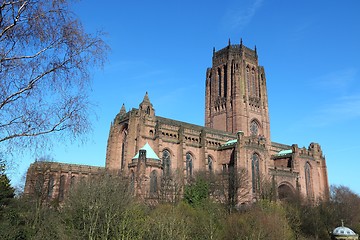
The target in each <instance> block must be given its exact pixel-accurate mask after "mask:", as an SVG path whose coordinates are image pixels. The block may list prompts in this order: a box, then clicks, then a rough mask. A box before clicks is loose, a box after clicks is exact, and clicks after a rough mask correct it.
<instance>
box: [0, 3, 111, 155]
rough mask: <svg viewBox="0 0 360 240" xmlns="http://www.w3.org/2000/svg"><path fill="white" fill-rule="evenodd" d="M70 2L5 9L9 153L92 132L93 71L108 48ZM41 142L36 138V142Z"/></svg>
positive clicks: (3, 93)
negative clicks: (53, 135)
mask: <svg viewBox="0 0 360 240" xmlns="http://www.w3.org/2000/svg"><path fill="white" fill-rule="evenodd" d="M69 2H70V1H66V0H49V1H48V0H28V1H23V0H20V1H11V0H10V1H2V2H1V4H0V143H3V144H5V143H6V147H5V145H3V146H2V147H4V149H3V151H6V150H7V151H9V152H13V150H17V151H21V149H23V148H25V147H26V148H29V147H34V146H36V145H38V144H46V143H47V142H48V141H45V140H49V138H48V136H49V133H55V132H60V133H62V134H60V135H59V136H65V135H66V137H77V136H79V135H80V134H82V133H84V132H86V131H87V130H88V129H89V127H88V126H89V121H88V119H87V115H88V112H89V101H88V96H87V92H88V90H89V86H90V81H89V79H90V70H91V69H92V68H93V67H94V66H101V65H102V64H103V63H104V60H105V56H106V52H107V48H108V47H107V45H106V44H105V43H104V42H103V40H102V39H101V38H100V37H101V34H96V35H90V34H87V33H85V32H84V29H83V27H82V25H81V23H80V21H79V20H78V19H76V17H75V15H74V14H73V13H72V12H71V11H70V7H69V5H70V4H69ZM35 137H36V138H35Z"/></svg>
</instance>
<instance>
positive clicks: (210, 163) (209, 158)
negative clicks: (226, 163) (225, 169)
mask: <svg viewBox="0 0 360 240" xmlns="http://www.w3.org/2000/svg"><path fill="white" fill-rule="evenodd" d="M208 168H209V172H212V171H213V159H212V157H210V156H208Z"/></svg>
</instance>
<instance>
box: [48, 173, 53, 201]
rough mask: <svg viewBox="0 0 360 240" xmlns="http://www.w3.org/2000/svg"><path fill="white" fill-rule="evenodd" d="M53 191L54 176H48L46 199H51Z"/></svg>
mask: <svg viewBox="0 0 360 240" xmlns="http://www.w3.org/2000/svg"><path fill="white" fill-rule="evenodd" d="M53 191H54V176H53V175H50V177H49V182H48V198H51V197H52V195H53Z"/></svg>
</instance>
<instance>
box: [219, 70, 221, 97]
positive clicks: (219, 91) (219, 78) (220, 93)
mask: <svg viewBox="0 0 360 240" xmlns="http://www.w3.org/2000/svg"><path fill="white" fill-rule="evenodd" d="M218 83H219V89H218V90H219V91H218V94H219V96H221V68H218Z"/></svg>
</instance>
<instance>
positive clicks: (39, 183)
mask: <svg viewBox="0 0 360 240" xmlns="http://www.w3.org/2000/svg"><path fill="white" fill-rule="evenodd" d="M44 181H45V180H44V175H43V174H39V175H37V176H36V181H35V189H34V190H35V192H34V193H35V195H36V196H41V194H42V193H43V188H44Z"/></svg>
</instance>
